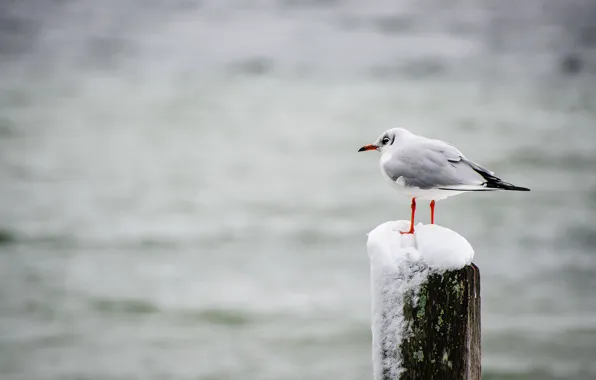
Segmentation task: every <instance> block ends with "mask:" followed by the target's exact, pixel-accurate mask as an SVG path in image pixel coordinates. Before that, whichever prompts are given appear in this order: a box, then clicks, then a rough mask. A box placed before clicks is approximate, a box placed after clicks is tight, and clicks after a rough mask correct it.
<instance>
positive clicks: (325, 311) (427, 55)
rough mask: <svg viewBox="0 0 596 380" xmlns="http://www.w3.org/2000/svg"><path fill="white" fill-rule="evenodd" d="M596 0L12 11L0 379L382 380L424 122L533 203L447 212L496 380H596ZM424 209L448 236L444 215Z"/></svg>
mask: <svg viewBox="0 0 596 380" xmlns="http://www.w3.org/2000/svg"><path fill="white" fill-rule="evenodd" d="M595 16H596V4H594V3H593V2H590V1H589V0H584V1H566V2H559V1H555V0H552V1H548V0H532V1H523V2H519V1H512V0H508V1H502V0H490V1H489V0H483V1H471V0H470V1H464V0H462V1H455V0H454V1H444V0H442V1H439V0H422V1H416V2H406V1H403V2H395V1H380V0H376V1H369V2H361V1H356V0H354V1H348V0H345V1H340V0H335V1H333V0H326V1H323V0H318V1H316V0H310V1H298V0H279V1H274V0H263V1H256V0H255V1H248V0H246V1H240V0H238V1H227V2H224V1H216V0H202V1H198V0H180V1H165V0H164V1H157V0H154V1H117V0H111V1H102V2H96V1H92V0H86V1H53V2H50V1H33V0H27V1H18V2H3V3H2V5H0V378H2V379H3V380H4V379H6V380H17V379H18V380H21V379H23V380H25V379H26V380H29V379H40V380H50V379H55V380H71V379H72V380H74V379H127V380H130V379H143V380H146V379H159V380H164V379H180V380H182V379H184V380H186V379H193V380H227V379H288V380H292V379H296V380H297V379H346V380H348V379H354V380H356V379H358V380H360V379H370V378H371V377H372V368H371V353H370V349H371V334H370V295H369V273H368V271H369V269H368V258H367V255H366V250H365V243H366V233H367V232H368V231H370V230H371V229H373V228H374V227H375V226H376V225H378V224H380V223H382V222H385V221H387V220H395V219H405V218H407V217H408V215H409V214H408V213H409V208H408V205H409V201H408V200H407V199H405V198H404V199H402V198H400V197H399V196H398V195H397V194H396V193H394V192H393V190H392V189H391V188H390V187H389V186H387V185H386V183H385V182H384V181H383V180H382V178H381V176H380V173H379V170H378V163H377V160H378V155H376V154H374V153H368V154H363V153H360V154H358V153H356V150H357V149H358V148H359V147H360V146H362V145H364V144H367V143H370V142H372V141H373V140H374V139H375V138H376V137H377V136H378V134H380V133H381V132H382V131H384V130H385V129H388V128H391V127H395V126H402V127H406V128H409V129H411V130H413V131H414V132H416V133H420V134H423V135H427V136H431V137H436V138H442V139H445V140H447V141H450V142H452V143H454V144H455V145H457V146H458V147H459V148H460V149H461V150H463V151H464V152H465V153H466V155H467V156H468V157H469V158H472V159H474V160H476V161H478V162H481V163H483V164H485V165H487V166H489V167H491V168H492V169H493V170H495V171H496V172H497V174H498V175H500V176H502V177H503V178H505V179H506V180H507V181H509V182H513V183H515V184H518V185H521V186H527V187H530V188H532V190H533V191H532V192H531V193H498V194H494V193H493V194H467V195H464V196H461V197H456V198H451V199H449V200H447V201H443V202H440V203H439V204H438V206H437V222H438V223H439V224H441V225H444V226H446V227H449V228H452V229H454V230H457V231H458V232H459V233H461V234H462V235H463V236H465V237H466V238H467V239H468V240H469V241H470V243H471V244H472V245H473V246H474V248H475V250H476V258H475V262H476V263H477V265H478V266H479V267H480V269H481V273H482V334H483V335H482V339H483V369H484V379H487V380H496V379H526V380H530V379H532V380H538V379H540V380H550V379H577V380H579V379H592V378H596V296H595V294H596V293H595V291H596V254H595V253H594V246H595V245H596V216H595V212H596V169H595V167H596V149H595V148H596V128H595V127H596V52H595V49H596V24H594V22H595V21H594V20H596V17H595ZM419 209H420V214H419V218H420V220H421V221H423V222H428V219H429V218H428V209H427V208H426V207H425V205H421V207H420V208H419Z"/></svg>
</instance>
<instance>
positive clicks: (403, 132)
mask: <svg viewBox="0 0 596 380" xmlns="http://www.w3.org/2000/svg"><path fill="white" fill-rule="evenodd" d="M411 135H412V133H410V131H408V130H407V129H403V128H393V129H390V130H388V131H385V132H383V133H382V134H381V136H379V138H378V139H377V140H376V141H375V142H374V143H372V144H369V145H365V146H363V147H362V148H360V149H358V151H359V152H364V151H367V150H378V151H379V152H381V153H383V152H384V151H385V150H387V149H389V147H391V146H393V145H394V144H395V143H396V142H398V143H399V142H400V141H401V140H403V139H404V138H407V137H408V136H411Z"/></svg>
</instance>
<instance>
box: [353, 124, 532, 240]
mask: <svg viewBox="0 0 596 380" xmlns="http://www.w3.org/2000/svg"><path fill="white" fill-rule="evenodd" d="M373 150H376V151H379V152H381V159H380V166H381V173H382V174H383V177H384V178H385V179H387V180H388V181H389V183H390V184H391V185H392V186H393V187H394V188H395V189H397V190H398V191H399V192H400V193H401V194H403V195H406V196H408V197H409V198H411V199H412V203H411V209H412V215H411V218H410V229H409V231H400V233H402V234H413V233H414V217H415V214H416V200H417V199H418V200H430V212H431V217H430V220H431V224H434V223H435V204H436V201H439V200H442V199H445V198H447V197H450V196H453V195H458V194H462V193H466V192H472V191H495V190H510V191H530V189H528V188H526V187H520V186H515V185H512V184H511V183H509V182H505V181H503V180H502V179H500V178H499V177H497V176H496V175H495V173H494V172H492V171H490V170H489V169H487V168H485V167H483V166H481V165H480V164H477V163H476V162H474V161H471V160H469V159H468V158H466V156H464V154H463V153H462V152H461V151H459V149H457V148H456V147H455V146H453V145H451V144H449V143H447V142H445V141H442V140H436V139H430V138H426V137H423V136H419V135H416V134H414V133H412V132H410V131H408V130H407V129H404V128H393V129H389V130H388V131H386V132H384V133H383V134H381V136H379V138H378V139H377V140H376V141H375V142H373V143H372V144H368V145H364V146H363V147H362V148H360V149H359V150H358V152H365V151H373Z"/></svg>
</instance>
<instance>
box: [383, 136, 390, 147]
mask: <svg viewBox="0 0 596 380" xmlns="http://www.w3.org/2000/svg"><path fill="white" fill-rule="evenodd" d="M381 142H382V143H383V145H387V144H388V143H389V137H387V136H385V137H383V140H381Z"/></svg>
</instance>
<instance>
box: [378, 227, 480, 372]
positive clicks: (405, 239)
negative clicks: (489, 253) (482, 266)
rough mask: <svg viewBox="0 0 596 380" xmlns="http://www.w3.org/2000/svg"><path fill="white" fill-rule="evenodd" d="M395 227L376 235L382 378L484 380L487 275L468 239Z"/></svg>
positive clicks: (381, 229)
mask: <svg viewBox="0 0 596 380" xmlns="http://www.w3.org/2000/svg"><path fill="white" fill-rule="evenodd" d="M409 223H410V222H409V221H405V220H401V221H396V222H387V223H384V224H381V225H380V226H378V227H377V228H375V229H374V230H373V231H372V232H371V233H370V234H369V235H368V244H367V248H368V255H369V257H370V269H371V286H372V298H373V300H372V334H373V369H374V380H406V379H407V380H410V379H412V380H413V379H445V380H451V379H454V380H455V379H457V380H479V379H480V275H479V271H478V267H476V266H475V265H474V264H471V262H472V259H473V257H474V250H473V249H472V247H471V246H470V244H469V243H468V242H467V241H466V239H464V238H463V237H462V236H460V235H459V234H457V233H456V232H454V231H451V230H449V229H447V228H444V227H440V226H438V225H436V224H431V225H422V224H419V225H418V226H417V227H416V232H415V234H413V235H401V234H400V233H399V231H407V230H408V228H409Z"/></svg>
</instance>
